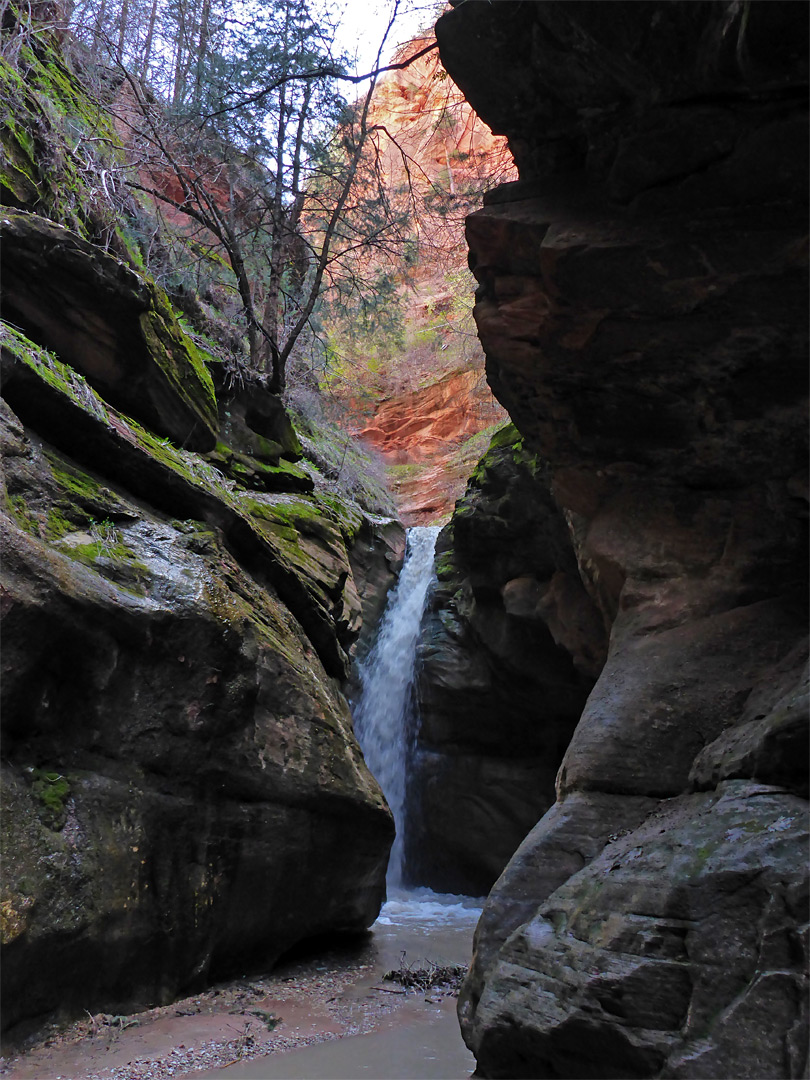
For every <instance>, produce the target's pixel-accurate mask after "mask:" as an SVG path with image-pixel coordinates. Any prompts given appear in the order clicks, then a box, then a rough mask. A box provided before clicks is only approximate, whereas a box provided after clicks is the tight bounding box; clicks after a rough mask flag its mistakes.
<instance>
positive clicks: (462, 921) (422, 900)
mask: <svg viewBox="0 0 810 1080" xmlns="http://www.w3.org/2000/svg"><path fill="white" fill-rule="evenodd" d="M480 905H481V901H480V900H474V899H471V898H469V897H459V896H439V895H437V894H436V893H433V892H431V891H430V890H429V889H420V890H412V891H404V890H396V891H394V892H393V895H391V898H390V899H389V901H388V902H387V903H386V904H385V906H384V907H383V910H382V912H381V913H380V917H379V919H378V920H377V922H376V923H375V924H374V927H373V938H372V943H371V950H372V956H373V965H372V966H373V974H372V975H371V976H366V977H365V978H364V979H362V980H361V981H360V982H359V983H358V984H356V985H355V986H354V987H353V988H352V989H351V991H350V992H349V995H348V996H349V997H354V998H356V999H357V1000H362V999H363V996H364V995H365V994H366V993H367V992H368V991H369V989H370V988H371V984H372V983H373V984H375V985H379V982H380V974H381V973H385V972H386V971H389V970H399V969H401V968H407V967H409V966H410V967H414V968H420V967H424V966H427V965H430V964H434V965H439V966H451V965H466V964H468V963H469V958H470V953H471V951H472V935H473V931H474V929H475V924H476V922H477V920H478V916H479V915H480V913H481V907H480ZM396 985H397V984H395V983H391V984H390V987H391V988H392V989H393V987H394V986H396ZM403 997H405V998H406V1000H405V1001H404V1003H403V1004H402V1005H401V1007H399V1008H398V1009H396V1011H394V1012H393V1013H391V1015H389V1016H388V1017H385V1018H384V1019H383V1020H382V1021H381V1023H380V1024H379V1025H378V1026H377V1027H376V1028H375V1029H374V1030H373V1031H372V1032H370V1033H368V1034H360V1035H349V1036H345V1037H343V1038H340V1039H333V1040H329V1041H326V1042H321V1043H317V1044H315V1045H311V1046H305V1047H302V1048H300V1049H297V1050H291V1051H288V1052H286V1053H280V1054H279V1053H276V1054H271V1055H267V1056H265V1057H261V1058H256V1059H254V1060H252V1061H250V1062H245V1063H238V1064H235V1065H231V1066H227V1067H225V1068H222V1069H215V1070H211V1071H209V1072H205V1073H197V1074H196V1075H197V1076H198V1077H200V1078H202V1077H210V1078H211V1080H214V1078H216V1077H221V1078H223V1080H224V1078H225V1077H231V1078H233V1080H237V1078H239V1080H356V1078H361V1077H369V1078H374V1080H417V1078H425V1080H428V1078H436V1080H442V1078H443V1080H464V1078H465V1077H469V1076H470V1075H471V1073H472V1072H473V1070H474V1068H475V1058H474V1057H473V1055H472V1054H471V1053H470V1051H469V1050H468V1049H467V1047H466V1046H465V1045H464V1043H463V1041H462V1039H461V1035H460V1033H459V1027H458V1020H457V1018H456V999H455V997H444V998H443V997H442V995H441V993H437V994H435V995H434V994H431V993H430V992H428V993H427V994H423V993H413V994H410V995H408V994H406V995H403Z"/></svg>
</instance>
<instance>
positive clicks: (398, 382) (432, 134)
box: [344, 33, 517, 525]
mask: <svg viewBox="0 0 810 1080" xmlns="http://www.w3.org/2000/svg"><path fill="white" fill-rule="evenodd" d="M431 39H432V33H431V35H430V37H427V36H425V37H422V38H416V39H414V40H413V41H411V42H409V43H408V44H406V45H405V46H403V47H402V48H401V49H400V50H399V51H398V52H397V54H396V55H395V56H394V57H393V58H392V62H393V63H401V62H403V61H406V60H407V59H408V58H409V57H410V56H413V55H414V54H416V53H418V52H420V51H421V50H422V49H424V48H425V47H426V45H429V44H430V40H431ZM370 122H371V124H372V125H373V126H375V127H376V129H377V130H376V132H375V140H376V145H377V147H378V149H379V154H380V160H381V163H382V170H383V172H384V175H385V181H386V186H387V188H388V189H389V190H390V192H391V196H392V198H393V199H394V200H408V201H409V203H410V207H411V212H412V213H413V215H414V218H413V220H414V228H415V231H416V235H417V239H418V256H417V260H416V264H415V266H414V267H413V269H412V272H411V275H410V279H409V281H408V283H407V285H408V286H410V288H409V299H408V301H407V305H406V311H405V324H406V346H405V349H404V350H403V352H402V353H401V354H399V355H398V356H397V357H396V358H395V359H394V360H393V361H392V362H391V363H390V364H388V365H387V366H386V367H385V368H384V369H383V370H381V371H377V372H375V373H374V374H371V373H366V374H363V372H364V367H363V364H362V359H363V358H362V357H359V358H358V360H359V361H360V362H359V363H358V365H357V367H356V368H355V370H357V371H360V372H361V374H360V375H359V379H360V381H361V382H364V383H365V384H366V388H367V389H368V390H370V391H371V392H372V393H373V394H374V396H375V397H376V398H377V401H378V404H377V405H376V407H375V408H374V409H373V411H372V415H371V416H369V415H368V409H367V408H366V410H365V412H362V411H361V410H360V409H359V407H358V404H357V400H356V397H353V398H347V400H346V402H345V404H346V412H345V414H344V419H345V421H346V422H347V423H348V424H349V426H350V427H351V428H352V430H353V432H354V433H356V434H359V435H360V436H361V437H362V438H363V439H364V440H366V442H368V443H369V444H370V445H371V446H372V447H374V448H375V449H376V450H378V451H379V452H380V453H381V454H382V455H383V457H384V458H385V460H386V462H387V463H388V464H389V465H392V466H395V468H394V469H393V470H392V473H391V486H392V488H393V490H394V492H395V495H396V497H397V502H398V506H399V511H400V515H401V517H402V519H403V521H404V522H405V524H406V525H420V524H428V523H430V522H436V521H441V520H446V519H447V517H448V516H449V514H450V512H451V511H452V509H453V506H454V504H455V501H456V499H457V498H458V497H459V496H460V495H461V494H462V492H463V490H464V486H465V484H466V481H467V478H468V476H469V474H470V473H471V471H472V469H473V467H474V465H475V462H476V461H477V459H478V457H480V454H481V452H482V451H483V449H485V448H486V442H485V440H484V441H483V442H482V441H481V440H479V441H478V442H476V443H473V444H470V443H469V440H470V439H471V437H473V436H475V435H476V434H478V433H479V432H481V431H483V430H485V429H486V428H490V427H492V426H493V425H495V424H498V423H501V422H503V421H505V419H506V413H505V411H504V410H503V409H502V408H501V406H500V405H499V404H498V403H497V402H496V401H495V399H494V398H493V396H492V393H491V391H490V389H489V386H488V385H487V383H486V379H485V376H484V355H483V352H482V351H481V348H480V345H479V344H478V341H477V340H476V338H475V327H474V324H473V322H472V320H471V308H472V291H473V288H474V283H473V281H472V277H471V276H469V274H468V272H467V269H466V267H467V248H466V244H465V241H464V220H465V217H466V215H467V214H468V213H469V212H470V211H471V210H473V209H475V208H476V207H477V206H478V205H480V198H481V193H482V191H483V190H486V189H487V188H489V187H492V186H494V185H495V184H497V183H503V182H504V181H509V180H512V179H514V178H515V177H516V175H517V173H516V171H515V169H514V165H513V163H512V158H511V155H510V153H509V151H508V149H507V145H506V140H505V139H504V138H503V137H501V136H495V135H493V134H492V132H491V131H490V130H489V128H488V127H487V126H486V125H485V124H484V123H483V122H482V121H481V120H480V119H479V118H478V117H477V116H476V114H475V113H474V112H473V110H472V109H471V108H470V106H469V105H468V103H467V102H466V100H465V99H464V98H463V97H462V95H461V93H460V91H459V90H458V88H457V87H456V86H455V84H454V83H453V82H452V81H451V80H450V79H449V78H447V75H446V73H445V71H444V69H443V67H442V65H441V62H440V61H439V57H438V52H437V51H436V50H434V51H432V52H430V53H428V54H427V55H425V56H422V57H419V58H418V59H416V60H414V61H413V62H412V63H411V64H410V65H409V66H408V67H406V68H404V69H401V70H396V71H391V72H388V73H386V75H385V76H383V77H382V79H381V80H380V83H379V86H378V89H377V92H376V96H375V99H374V104H373V107H372V110H371V115H370ZM361 257H362V256H361ZM426 339H427V340H426ZM479 443H480V445H479ZM408 466H411V467H412V468H407V467H408ZM396 467H398V468H396Z"/></svg>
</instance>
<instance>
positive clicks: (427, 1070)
mask: <svg viewBox="0 0 810 1080" xmlns="http://www.w3.org/2000/svg"><path fill="white" fill-rule="evenodd" d="M480 910H481V901H480V900H475V899H471V898H468V897H458V896H440V895H437V894H435V893H432V892H431V891H430V890H428V889H422V890H414V891H407V892H406V891H402V890H392V891H391V893H390V899H389V901H388V902H387V903H386V904H385V905H384V907H383V909H382V911H381V913H380V917H379V919H378V920H377V922H376V923H375V924H374V926H373V928H372V932H371V933H370V934H368V935H365V936H363V937H361V938H360V939H354V940H351V939H350V940H348V941H344V940H333V941H331V942H328V943H326V944H325V945H324V946H323V948H321V949H319V950H318V951H316V950H315V949H314V948H311V949H309V951H307V952H304V953H299V955H297V956H294V957H290V958H288V959H287V960H286V961H284V962H283V963H281V964H280V965H279V966H278V967H277V968H276V969H275V970H274V971H273V972H271V973H269V974H267V975H264V976H255V977H250V978H248V977H247V976H246V977H245V978H244V979H241V980H235V981H233V982H231V983H228V984H221V985H220V986H217V987H212V988H211V989H210V990H208V991H206V992H204V993H202V994H198V995H195V996H194V997H192V998H187V999H184V1000H182V1001H178V1002H175V1003H174V1004H172V1005H169V1006H164V1007H162V1008H158V1009H151V1010H148V1011H146V1012H144V1013H137V1014H133V1015H132V1016H131V1017H107V1016H105V1015H104V1014H98V1015H97V1016H95V1017H90V1016H89V1014H88V1018H87V1019H86V1020H85V1021H82V1022H79V1023H76V1024H74V1025H72V1027H71V1028H69V1029H67V1030H56V1029H49V1030H48V1031H47V1032H43V1033H42V1036H41V1037H40V1038H39V1040H38V1041H36V1042H34V1043H32V1044H30V1045H29V1046H28V1047H27V1048H26V1052H25V1053H22V1054H14V1055H12V1056H10V1057H6V1058H5V1059H0V1077H3V1078H4V1080H5V1078H8V1080H55V1078H57V1077H58V1078H60V1080H169V1078H180V1077H184V1078H188V1080H192V1078H194V1080H202V1078H203V1077H209V1078H212V1080H226V1078H233V1080H238V1078H243V1080H294V1078H304V1080H343V1078H360V1077H370V1078H376V1080H418V1078H423V1077H424V1078H426V1080H427V1078H445V1080H464V1078H466V1077H469V1076H470V1074H471V1073H472V1071H473V1069H474V1067H475V1060H474V1058H473V1056H472V1055H471V1054H470V1052H469V1051H468V1050H467V1048H466V1047H465V1046H464V1043H463V1042H462V1040H461V1035H460V1033H459V1027H458V1021H457V1019H456V1014H455V1007H456V998H455V996H453V995H452V994H451V993H450V992H449V991H448V989H447V988H446V987H445V988H442V987H440V986H439V987H435V988H434V989H432V990H429V991H421V990H418V989H411V990H408V991H407V992H405V990H404V989H403V987H402V986H401V985H400V984H398V983H397V982H392V981H385V980H384V979H383V975H384V974H385V972H387V971H389V970H395V971H396V970H403V969H407V968H411V969H418V968H424V967H430V965H437V966H442V967H444V966H452V965H467V964H468V963H469V958H470V954H471V951H472V937H473V931H474V929H475V924H476V922H477V920H478V916H479V915H480ZM268 1018H272V1019H271V1023H269V1024H266V1023H265V1021H266V1020H267V1019H268Z"/></svg>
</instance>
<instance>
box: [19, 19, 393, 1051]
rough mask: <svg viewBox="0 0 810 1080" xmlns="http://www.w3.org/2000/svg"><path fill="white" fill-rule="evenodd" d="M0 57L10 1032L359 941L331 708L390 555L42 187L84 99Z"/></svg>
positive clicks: (154, 295)
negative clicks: (337, 936) (304, 942)
mask: <svg viewBox="0 0 810 1080" xmlns="http://www.w3.org/2000/svg"><path fill="white" fill-rule="evenodd" d="M9 17H12V13H10V14H9ZM20 40H21V42H22V45H21V49H20V57H19V62H20V66H19V70H17V71H15V70H14V69H12V68H10V67H9V66H5V65H4V66H3V67H2V69H0V73H2V79H3V85H4V87H5V89H6V91H7V93H6V102H7V104H8V106H9V108H10V109H11V108H12V107H14V109H16V110H17V112H16V113H14V114H13V117H14V119H15V121H16V123H15V124H11V125H9V126H8V127H7V128H6V130H5V132H4V135H3V146H4V151H5V156H4V171H3V174H2V188H3V201H4V203H5V205H4V207H3V209H2V210H0V232H2V243H3V286H4V298H3V299H4V303H3V318H4V322H3V323H2V324H1V325H0V345H1V346H2V375H3V388H2V392H3V400H2V413H1V414H0V423H1V428H0V430H1V431H2V452H3V459H4V474H3V479H4V487H3V502H2V513H1V514H0V525H2V536H3V565H2V608H1V610H2V620H3V621H2V626H3V649H2V725H3V727H2V731H3V766H2V769H3V814H2V848H3V888H2V896H0V928H1V929H2V944H3V955H2V980H3V1021H4V1025H5V1026H6V1027H9V1026H13V1025H16V1024H18V1023H19V1022H22V1021H29V1020H36V1019H37V1018H39V1019H42V1018H43V1017H45V1016H47V1015H51V1014H54V1013H55V1012H57V1011H61V1013H62V1015H63V1016H65V1015H75V1014H76V1013H78V1012H81V1011H82V1010H83V1009H88V1010H90V1011H96V1010H98V1009H104V1010H105V1011H108V1012H112V1013H125V1012H129V1011H131V1010H132V1009H137V1008H139V1007H140V1008H142V1007H145V1006H148V1005H150V1004H154V1003H158V1002H160V1003H165V1002H167V1001H170V1000H171V999H172V998H173V997H174V996H176V995H177V994H178V993H179V992H180V991H182V990H187V991H192V990H193V989H194V988H195V987H199V986H201V985H203V984H204V983H205V982H206V981H208V980H210V979H212V978H217V977H221V976H224V975H226V974H229V973H233V972H234V971H235V970H236V971H239V972H240V973H244V971H246V970H250V969H253V970H256V968H257V966H259V965H269V964H272V963H273V962H274V961H275V959H276V958H277V957H278V956H279V955H280V954H281V953H282V952H284V951H285V950H287V949H289V948H290V947H291V946H293V945H294V944H295V943H296V942H298V941H300V940H301V939H303V938H306V937H309V936H312V935H317V934H321V933H324V932H327V931H335V930H351V931H358V930H362V929H364V928H366V927H368V926H369V925H370V924H371V923H372V922H373V921H374V919H375V918H376V916H377V914H378V911H379V908H380V905H381V903H382V901H383V899H384V895H385V870H386V864H387V859H388V851H389V848H390V845H391V841H392V838H393V823H392V820H391V815H390V812H389V811H388V808H387V807H386V805H385V802H384V799H383V796H382V793H381V792H380V790H379V788H378V786H377V784H376V782H375V781H374V779H373V778H372V776H371V774H370V773H369V772H368V770H367V768H366V766H365V763H364V761H363V758H362V754H361V752H360V750H359V747H358V746H357V743H356V741H355V739H354V734H353V730H352V720H351V716H350V714H349V709H348V705H347V703H346V700H345V697H344V695H343V692H342V687H343V686H344V685H345V681H346V678H347V675H348V672H349V668H350V664H351V656H352V651H353V649H354V647H355V643H356V641H357V639H358V635H359V634H360V632H361V628H362V625H363V621H364V617H365V621H366V624H367V625H368V622H369V621H373V619H374V617H375V616H376V615H377V614H378V612H379V608H380V606H381V603H382V602H383V601H384V597H385V594H386V592H387V590H388V588H389V587H390V585H391V583H392V582H393V580H394V570H395V568H396V563H397V561H398V560H401V556H402V550H403V548H404V536H403V532H402V529H401V527H400V526H399V523H398V522H397V520H396V519H395V518H394V517H393V516H392V514H391V511H390V509H387V508H386V506H385V504H384V501H383V503H382V504H379V505H372V506H370V507H369V508H368V509H364V508H363V507H362V506H361V505H359V504H358V503H357V502H355V501H353V500H352V499H351V498H349V497H348V496H347V495H346V493H345V492H344V493H343V494H341V491H340V490H338V489H337V488H336V486H335V485H334V484H333V483H329V482H327V480H326V478H325V477H324V475H323V473H322V471H321V470H319V469H318V468H317V467H316V465H315V461H316V460H319V459H318V452H317V445H316V443H317V433H314V432H313V431H312V430H307V431H306V432H305V431H304V429H303V428H301V429H300V430H296V427H295V426H294V424H293V423H292V422H291V418H290V416H289V415H288V414H287V412H286V411H285V409H284V408H283V407H282V405H281V402H280V401H279V399H278V398H276V397H274V396H272V395H270V394H268V393H267V392H266V390H265V389H264V388H263V386H262V384H261V383H260V382H255V381H253V382H251V380H250V379H247V378H245V377H242V378H237V379H234V378H233V371H232V369H230V368H229V367H228V365H227V364H226V363H225V362H224V361H223V358H222V356H221V354H215V353H213V352H208V351H206V350H207V348H208V346H209V345H210V344H211V343H210V342H209V341H207V340H206V339H204V338H202V337H200V336H199V335H197V336H196V337H192V336H190V332H189V327H188V324H186V326H185V327H184V326H183V325H181V323H180V321H178V317H177V313H176V312H175V311H174V310H173V308H172V305H171V303H170V301H169V298H168V296H167V294H166V293H165V292H164V291H163V289H162V288H160V287H159V286H158V285H156V284H155V282H154V281H152V280H151V279H150V278H149V277H148V276H147V275H146V274H145V273H144V272H143V270H142V268H141V269H139V268H138V259H137V251H136V250H135V249H134V246H133V245H130V244H128V242H127V238H126V236H125V234H124V233H123V231H122V229H121V228H118V227H117V226H116V228H113V226H114V225H115V222H114V221H112V222H111V220H110V218H109V215H108V214H107V213H106V210H105V207H104V204H103V202H102V204H101V205H99V203H98V201H96V203H95V205H94V201H93V199H94V192H93V190H91V189H90V188H88V186H87V183H86V182H87V177H86V176H85V177H84V179H83V178H82V176H81V175H79V173H78V172H77V173H76V174H75V175H72V179H71V183H70V184H68V183H67V182H66V179H65V178H66V175H67V174H66V173H65V171H64V170H65V169H68V170H69V169H70V168H72V167H73V165H74V164H75V163H72V159H71V158H70V157H69V156H68V157H66V158H65V160H64V162H62V165H63V166H64V169H63V171H62V172H61V173H60V172H59V168H60V159H59V144H58V141H57V138H58V135H59V133H60V131H64V130H69V131H72V130H73V128H72V127H71V124H78V123H79V122H80V118H81V117H85V118H86V116H87V115H89V114H91V113H92V111H93V109H95V108H96V104H95V103H94V102H93V101H92V100H91V99H90V98H88V97H86V96H85V95H84V92H83V90H82V86H81V83H80V82H79V81H78V79H77V78H76V76H75V73H74V72H73V70H72V69H71V68H70V66H69V65H68V64H67V63H66V62H65V61H64V59H63V57H62V55H61V52H60V49H59V43H58V41H56V40H54V39H52V38H50V36H49V33H48V31H47V30H45V29H43V30H41V32H39V33H37V34H35V35H33V36H32V37H31V38H30V39H26V37H25V34H24V33H23V32H22V31H21V33H20ZM37 116H38V117H39V118H40V119H39V121H38V122H37V123H35V124H34V123H33V122H31V118H32V117H37ZM109 137H110V140H112V139H113V133H112V131H111V130H110V132H109ZM89 168H90V166H88V170H89ZM55 175H56V176H57V178H58V179H60V180H61V182H59V183H56V182H54V176H55ZM92 179H93V178H92V176H90V182H92ZM83 182H84V183H85V186H82V185H83ZM91 187H92V183H91ZM97 195H98V191H95V196H96V197H97ZM105 215H106V216H105ZM191 332H192V333H193V331H191ZM343 453H344V457H345V454H346V448H345V447H344V450H343ZM361 594H362V595H361ZM18 1030H19V1029H18Z"/></svg>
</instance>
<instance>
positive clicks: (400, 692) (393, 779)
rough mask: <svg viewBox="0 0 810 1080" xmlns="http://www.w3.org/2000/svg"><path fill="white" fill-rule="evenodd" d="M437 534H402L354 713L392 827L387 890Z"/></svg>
mask: <svg viewBox="0 0 810 1080" xmlns="http://www.w3.org/2000/svg"><path fill="white" fill-rule="evenodd" d="M439 531H440V529H439V527H438V526H427V527H421V528H413V529H409V530H408V543H407V547H406V550H405V562H404V564H403V566H402V572H401V573H400V576H399V582H398V583H397V586H396V588H395V589H394V590H393V591H392V593H391V595H390V596H389V598H388V606H387V607H386V609H385V614H384V615H383V618H382V622H381V623H380V630H379V633H378V635H377V640H376V642H375V644H374V647H373V648H372V650H371V652H370V653H369V655H368V657H367V658H366V660H365V661H364V663H363V664H362V665H361V667H360V686H361V691H360V700H359V704H358V706H357V708H356V709H355V711H354V723H355V732H356V734H357V741H358V742H359V743H360V746H361V748H362V750H363V755H364V757H365V759H366V763H367V765H368V767H369V769H370V770H371V772H372V773H373V775H374V776H375V777H376V779H377V782H378V783H379V785H380V787H381V788H382V790H383V794H384V795H385V797H386V799H387V801H388V805H389V806H390V807H391V812H392V813H393V815H394V823H395V824H396V829H397V835H396V839H395V840H394V846H393V848H392V849H391V858H390V860H389V862H388V877H387V880H388V884H389V885H390V886H396V885H400V884H401V883H402V871H403V865H402V864H403V856H404V850H405V800H406V794H407V783H406V775H405V770H406V759H407V754H408V738H409V728H410V725H409V722H408V721H409V710H410V707H411V697H412V687H413V679H414V663H415V659H416V644H417V640H418V637H419V624H420V622H421V620H422V612H423V610H424V607H425V599H426V597H427V591H428V586H429V585H430V582H431V580H432V577H433V552H434V551H435V548H436V538H437V536H438V535H439Z"/></svg>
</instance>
